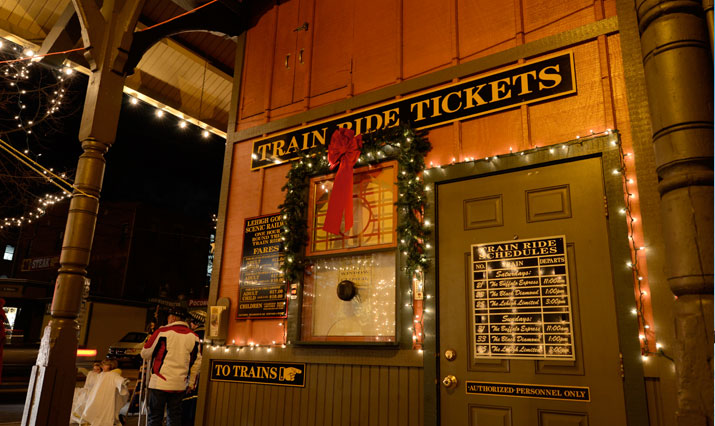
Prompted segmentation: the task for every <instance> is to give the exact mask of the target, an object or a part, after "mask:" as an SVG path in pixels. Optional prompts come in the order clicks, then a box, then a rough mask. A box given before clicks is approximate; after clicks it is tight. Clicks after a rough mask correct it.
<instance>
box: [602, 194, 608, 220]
mask: <svg viewBox="0 0 715 426" xmlns="http://www.w3.org/2000/svg"><path fill="white" fill-rule="evenodd" d="M603 208H604V209H605V213H606V219H608V198H606V196H605V195H604V196H603Z"/></svg>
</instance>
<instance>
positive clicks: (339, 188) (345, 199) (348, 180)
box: [323, 127, 362, 235]
mask: <svg viewBox="0 0 715 426" xmlns="http://www.w3.org/2000/svg"><path fill="white" fill-rule="evenodd" d="M360 148H362V135H359V136H358V137H355V132H354V131H352V130H351V129H345V128H342V127H341V128H339V129H338V130H336V131H335V132H333V136H332V137H331V138H330V145H329V146H328V162H329V163H330V168H331V169H334V168H336V167H338V165H339V166H340V168H339V169H338V173H336V174H335V181H334V182H333V191H332V193H331V194H330V199H329V200H328V212H327V213H326V215H325V224H324V225H323V229H324V230H325V231H327V232H330V233H331V234H335V235H340V222H341V221H342V219H343V212H345V230H346V231H347V230H349V229H350V228H352V227H353V166H354V165H355V163H356V162H357V160H358V158H359V157H360Z"/></svg>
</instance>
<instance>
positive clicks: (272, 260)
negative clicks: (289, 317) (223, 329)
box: [236, 213, 286, 318]
mask: <svg viewBox="0 0 715 426" xmlns="http://www.w3.org/2000/svg"><path fill="white" fill-rule="evenodd" d="M282 227H283V218H282V216H281V215H280V214H279V213H276V214H272V215H268V216H259V217H252V218H248V219H246V222H245V227H244V232H243V256H242V258H241V278H240V286H239V290H238V309H237V313H236V317H237V318H285V315H286V286H285V284H284V283H283V277H282V276H281V274H280V267H281V264H282V263H283V256H284V253H283V245H282V242H281V228H282Z"/></svg>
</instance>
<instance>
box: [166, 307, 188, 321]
mask: <svg viewBox="0 0 715 426" xmlns="http://www.w3.org/2000/svg"><path fill="white" fill-rule="evenodd" d="M168 314H169V315H173V316H175V317H177V318H179V319H182V320H184V319H186V317H187V316H188V313H187V312H186V309H184V308H180V307H174V308H171V309H169V312H168Z"/></svg>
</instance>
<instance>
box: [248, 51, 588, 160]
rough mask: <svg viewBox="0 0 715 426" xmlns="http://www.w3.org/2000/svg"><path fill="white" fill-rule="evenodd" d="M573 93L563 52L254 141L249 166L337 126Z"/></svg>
mask: <svg viewBox="0 0 715 426" xmlns="http://www.w3.org/2000/svg"><path fill="white" fill-rule="evenodd" d="M573 93H576V75H575V73H574V60H573V53H572V52H567V53H564V54H560V55H556V56H551V57H548V58H544V59H541V60H538V61H534V62H530V63H525V64H520V65H518V66H514V67H510V68H506V69H503V70H500V71H497V72H494V73H490V74H487V75H481V76H479V77H475V78H468V79H464V80H461V81H459V82H457V83H455V84H451V85H448V86H446V87H445V86H440V87H439V88H436V89H434V90H430V91H428V92H426V93H420V94H417V95H413V96H407V97H404V98H402V99H399V100H396V101H393V102H387V103H383V104H381V105H378V106H374V107H370V108H367V109H364V110H362V111H359V112H355V113H349V114H344V115H342V116H339V117H337V118H331V119H328V120H324V121H321V122H318V123H314V124H309V125H306V126H301V127H299V128H293V129H290V130H287V131H285V132H282V133H279V134H276V135H272V136H269V137H267V138H263V139H259V140H255V141H254V142H253V153H252V155H251V158H252V159H251V169H252V170H255V169H260V168H263V167H269V166H273V165H277V164H281V163H285V162H286V161H290V160H291V159H294V158H297V157H298V152H299V151H306V150H309V149H311V148H313V147H315V146H317V145H319V144H320V145H325V144H326V143H327V142H329V141H330V137H331V136H332V134H333V132H334V131H335V130H336V129H337V128H339V127H346V128H349V129H353V130H355V133H356V134H364V133H369V132H371V131H374V130H379V129H384V128H388V127H393V126H397V125H399V124H400V123H401V122H402V123H405V122H410V123H412V125H413V127H415V128H416V129H427V128H430V127H434V126H439V125H443V124H447V123H449V122H452V121H457V120H464V119H467V118H472V117H477V116H480V115H484V114H490V113H493V112H497V111H501V110H504V109H507V108H514V107H516V106H519V105H524V104H530V103H534V102H539V101H543V100H546V99H551V98H554V97H560V96H565V95H569V94H573Z"/></svg>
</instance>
